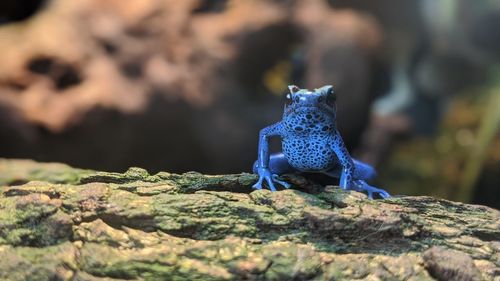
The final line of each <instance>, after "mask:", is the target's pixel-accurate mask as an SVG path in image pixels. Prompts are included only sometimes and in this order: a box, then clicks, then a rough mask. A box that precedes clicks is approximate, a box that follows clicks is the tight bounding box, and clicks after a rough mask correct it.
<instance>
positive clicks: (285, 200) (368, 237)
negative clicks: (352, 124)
mask: <svg viewBox="0 0 500 281" xmlns="http://www.w3.org/2000/svg"><path fill="white" fill-rule="evenodd" d="M33 171H37V172H36V173H34V172H33ZM0 174H1V175H2V177H1V178H0V180H1V182H0V183H1V186H0V253H1V255H2V259H0V279H1V280H4V279H6V280H27V279H30V280H123V279H126V280H143V279H146V280H158V279H160V280H162V279H163V280H165V279H175V280H242V279H245V280H311V279H314V280H352V279H363V280H435V279H439V280H498V276H500V212H499V211H497V210H494V209H491V208H488V207H484V206H477V205H467V204H462V203H458V202H451V201H447V200H442V199H436V198H432V197H409V196H402V197H394V198H391V199H387V200H368V199H367V198H366V196H364V195H362V194H360V193H357V192H346V191H342V190H340V189H338V188H337V187H332V186H328V187H326V188H325V187H318V185H317V184H314V183H312V182H310V181H308V180H306V179H303V178H302V179H300V177H298V176H287V177H289V178H290V179H291V180H290V182H293V183H294V188H293V189H289V190H281V191H278V192H270V191H268V190H252V189H251V185H252V184H253V182H254V181H255V180H256V177H255V175H251V174H235V175H212V176H209V175H203V174H199V173H194V172H190V173H186V174H171V173H166V172H160V173H158V174H156V175H150V174H149V173H148V172H147V171H146V170H143V169H139V168H131V169H129V170H128V171H127V172H125V173H123V174H120V173H106V172H96V171H89V170H79V169H73V168H71V167H69V166H66V165H62V164H44V163H36V162H32V161H26V160H5V159H4V160H0ZM68 175H71V176H68Z"/></svg>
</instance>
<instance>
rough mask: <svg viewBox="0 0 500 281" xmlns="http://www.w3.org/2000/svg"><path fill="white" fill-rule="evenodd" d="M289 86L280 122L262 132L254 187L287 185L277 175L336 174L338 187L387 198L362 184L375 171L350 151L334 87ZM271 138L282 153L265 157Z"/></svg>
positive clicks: (385, 195)
mask: <svg viewBox="0 0 500 281" xmlns="http://www.w3.org/2000/svg"><path fill="white" fill-rule="evenodd" d="M288 88H289V91H288V92H287V93H286V94H285V100H286V102H285V108H284V111H283V118H282V120H281V121H280V122H278V123H275V124H273V125H271V126H268V127H266V128H264V129H262V130H261V131H260V134H259V151H258V159H257V161H256V162H255V164H254V166H253V171H254V173H255V174H258V175H259V180H258V182H257V183H256V184H255V185H254V186H253V188H255V189H262V184H263V183H264V182H266V183H267V185H268V187H269V189H270V190H271V191H276V187H275V183H278V184H280V185H282V186H283V187H285V188H289V187H290V184H288V183H287V182H284V181H282V180H279V179H278V175H281V174H285V173H301V172H306V173H311V172H312V173H322V174H326V175H327V176H330V177H334V178H340V182H339V185H340V187H341V188H342V189H346V190H356V191H365V192H367V193H368V197H369V198H373V194H378V195H379V196H380V197H382V198H388V197H390V195H389V193H387V192H386V191H384V190H382V189H379V188H376V187H373V186H370V185H369V184H367V183H366V181H368V180H370V179H372V178H374V177H375V175H376V172H375V169H374V168H373V167H372V166H370V165H368V164H366V163H363V162H361V161H358V160H356V159H353V158H351V156H350V155H349V152H348V151H347V149H346V147H345V145H344V142H343V140H342V137H341V136H340V133H339V131H338V130H337V126H336V95H335V93H334V91H333V87H332V86H324V87H321V88H319V89H315V90H314V91H309V90H307V89H300V88H299V87H297V86H294V85H290V86H288ZM273 136H279V137H281V140H282V142H281V144H282V148H283V149H282V150H283V152H281V153H276V154H273V155H269V138H270V137H273Z"/></svg>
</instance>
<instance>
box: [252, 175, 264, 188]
mask: <svg viewBox="0 0 500 281" xmlns="http://www.w3.org/2000/svg"><path fill="white" fill-rule="evenodd" d="M252 188H253V189H257V190H259V189H262V178H259V181H258V182H256V183H255V184H254V185H253V186H252Z"/></svg>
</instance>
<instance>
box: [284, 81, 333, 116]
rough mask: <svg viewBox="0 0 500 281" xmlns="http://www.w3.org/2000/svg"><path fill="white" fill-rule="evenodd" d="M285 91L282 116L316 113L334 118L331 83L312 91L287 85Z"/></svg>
mask: <svg viewBox="0 0 500 281" xmlns="http://www.w3.org/2000/svg"><path fill="white" fill-rule="evenodd" d="M288 90H289V91H288V92H287V93H285V109H284V112H283V115H284V116H287V115H292V114H308V113H317V114H322V115H327V116H330V117H331V118H335V114H336V111H337V109H336V105H335V102H336V98H337V97H336V95H335V93H334V91H333V87H332V86H331V85H326V86H323V87H321V88H318V89H314V90H313V91H309V90H307V89H300V88H299V87H297V86H295V85H290V86H288Z"/></svg>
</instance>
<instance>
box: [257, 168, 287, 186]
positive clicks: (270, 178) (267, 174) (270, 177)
mask: <svg viewBox="0 0 500 281" xmlns="http://www.w3.org/2000/svg"><path fill="white" fill-rule="evenodd" d="M257 173H258V175H259V180H258V181H257V183H255V184H254V185H253V186H252V188H254V189H262V184H263V182H264V181H266V183H267V186H269V189H270V190H271V191H276V187H275V185H274V183H278V184H280V185H282V186H283V187H284V188H290V184H289V183H287V182H284V181H282V180H278V175H276V174H272V173H271V171H269V169H266V168H257Z"/></svg>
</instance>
